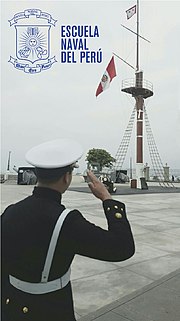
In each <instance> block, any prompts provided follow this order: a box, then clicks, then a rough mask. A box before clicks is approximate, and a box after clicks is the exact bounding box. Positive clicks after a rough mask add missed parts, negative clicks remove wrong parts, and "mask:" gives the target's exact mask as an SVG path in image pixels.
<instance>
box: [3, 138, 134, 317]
mask: <svg viewBox="0 0 180 321" xmlns="http://www.w3.org/2000/svg"><path fill="white" fill-rule="evenodd" d="M81 156H82V148H81V146H80V145H79V144H78V143H76V142H74V141H72V140H69V139H58V140H55V141H50V142H46V143H43V144H41V145H38V146H36V147H34V148H32V149H31V150H30V151H29V152H27V154H26V160H27V161H28V162H29V163H30V164H31V165H33V166H35V169H36V175H37V179H38V183H37V186H36V187H35V188H34V190H33V192H32V195H31V196H29V197H27V198H25V199H23V200H22V201H20V202H18V203H16V204H12V205H10V206H9V207H7V208H6V210H5V211H4V213H3V214H2V321H21V320H27V321H74V320H75V315H74V308H73V299H72V290H71V282H70V266H71V263H72V260H73V258H74V256H75V254H79V255H83V256H87V257H89V258H93V259H98V260H102V261H112V262H119V261H123V260H126V259H128V258H130V257H131V256H132V255H133V254H134V251H135V250H134V241H133V236H132V232H131V228H130V224H129V222H128V220H127V217H126V209H125V205H124V204H123V203H121V202H119V201H116V200H113V199H112V197H111V195H110V194H109V192H108V190H107V189H106V187H105V186H104V184H102V183H101V182H100V181H99V180H98V179H97V178H96V177H95V175H94V174H93V173H92V172H90V171H89V172H88V178H89V181H90V183H89V187H90V190H91V192H92V193H93V194H94V196H95V197H96V198H98V199H100V201H102V207H103V210H104V214H105V218H106V220H107V223H108V230H104V229H102V228H100V227H98V226H96V225H94V224H92V223H91V222H89V221H87V220H86V219H85V218H84V216H83V213H80V212H79V211H78V210H76V209H74V210H69V209H68V208H66V206H65V205H63V203H62V194H63V193H65V192H66V190H67V189H68V187H69V185H70V183H71V180H72V171H73V169H74V168H75V167H77V161H78V160H79V159H80V158H81ZM69 205H70V204H69ZM84 205H85V204H84ZM67 207H68V204H67Z"/></svg>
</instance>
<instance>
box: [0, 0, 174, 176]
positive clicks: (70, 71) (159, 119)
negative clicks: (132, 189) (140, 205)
mask: <svg viewBox="0 0 180 321" xmlns="http://www.w3.org/2000/svg"><path fill="white" fill-rule="evenodd" d="M1 4H2V17H1V22H2V56H1V62H2V66H1V72H2V83H1V93H2V103H1V106H2V113H1V116H2V120H1V124H2V144H1V145H2V148H1V150H2V171H4V170H5V169H6V168H7V159H8V152H9V151H11V152H12V153H11V169H12V168H13V165H16V166H17V167H18V166H22V165H27V163H26V162H25V159H24V155H25V153H26V152H27V150H28V149H29V148H31V147H33V146H34V145H36V144H39V143H41V142H45V141H47V140H51V139H56V138H59V137H69V138H74V139H75V140H77V141H79V142H80V143H81V144H82V146H83V148H84V157H83V158H82V160H81V162H80V171H83V170H84V169H85V168H86V163H85V156H86V154H87V151H88V150H89V149H90V148H104V149H106V150H107V151H108V152H110V153H111V155H112V156H114V157H115V155H116V152H117V149H118V147H119V145H120V143H121V139H122V136H123V133H124V131H125V129H126V127H127V124H128V120H129V118H130V115H131V112H132V109H133V107H134V104H135V101H134V98H132V97H131V96H130V95H127V94H125V93H123V92H121V83H122V80H124V79H126V78H134V70H133V69H132V68H130V67H129V66H127V65H126V64H125V63H123V62H122V61H121V60H119V59H118V58H117V57H115V65H116V71H117V77H115V78H114V79H113V81H112V83H111V85H110V87H109V88H108V89H107V90H106V91H105V92H103V93H102V94H100V95H99V96H98V97H97V98H96V97H95V92H96V89H97V86H98V84H99V82H100V79H101V77H102V74H103V72H104V71H105V69H106V67H107V65H108V63H109V61H110V59H111V57H112V53H113V52H115V53H116V54H118V55H119V56H121V57H122V58H123V59H125V60H127V61H128V62H129V63H130V64H131V65H133V66H135V60H136V36H135V35H133V34H132V33H131V32H129V31H127V30H125V29H124V28H123V27H122V26H121V24H123V25H125V26H127V27H128V28H130V29H132V30H134V31H136V15H134V16H133V17H132V18H131V19H129V20H127V18H126V10H127V9H129V8H131V7H132V6H134V5H135V4H136V1H133V0H132V1H67V0H66V1H32V0H31V1H1ZM32 8H35V9H40V10H42V12H47V13H49V14H50V15H51V16H52V18H53V19H56V20H57V22H56V26H55V27H54V26H51V40H50V57H53V56H55V57H56V60H57V62H56V63H54V64H53V65H52V67H51V68H50V69H49V70H45V71H42V72H40V73H37V74H34V75H31V74H28V73H25V72H23V71H20V70H18V69H16V68H15V67H14V66H13V64H11V63H9V62H8V60H9V57H10V56H12V57H14V58H16V42H15V28H14V25H12V26H11V27H10V24H9V22H8V20H10V19H12V18H13V16H14V15H15V14H16V13H19V12H23V11H24V10H25V9H32ZM179 12H180V1H145V0H144V1H140V34H141V35H142V36H144V37H146V38H147V39H148V40H149V41H151V43H148V42H146V41H144V40H140V68H141V69H142V70H143V72H144V79H147V80H149V81H151V82H152V83H153V88H154V95H153V97H151V98H148V99H147V100H145V105H146V108H147V112H148V116H149V120H150V123H151V128H152V131H153V134H154V138H155V141H156V144H157V147H158V150H159V153H160V156H161V159H162V161H163V164H165V163H167V164H168V165H169V166H170V168H179V169H180V138H179V137H180V59H179V57H180V41H179V34H180V18H179ZM31 19H33V18H32V17H31ZM26 20H27V19H19V20H18V23H17V24H18V25H20V24H23V23H26V24H27V21H26ZM40 20H41V21H40ZM31 23H32V24H33V23H38V24H39V23H43V24H47V20H45V19H38V18H36V19H35V18H34V20H31ZM62 25H71V26H72V25H88V26H91V27H92V29H93V27H94V26H95V25H96V26H98V30H99V37H96V38H93V37H92V38H87V44H88V47H89V49H90V51H98V50H99V49H101V50H102V54H103V59H102V62H101V63H86V62H83V63H79V61H78V57H79V52H78V51H76V52H75V56H76V58H77V63H61V56H60V54H61V48H60V44H61V31H60V28H61V26H62ZM35 64H36V63H35ZM134 136H135V134H134V133H133V137H132V139H131V144H130V147H129V151H128V155H127V158H126V161H125V166H124V167H125V168H126V167H129V157H132V158H133V161H134V160H135V139H134ZM144 142H145V147H144V149H145V154H144V163H146V162H148V163H150V161H149V153H148V150H147V148H146V138H145V139H144Z"/></svg>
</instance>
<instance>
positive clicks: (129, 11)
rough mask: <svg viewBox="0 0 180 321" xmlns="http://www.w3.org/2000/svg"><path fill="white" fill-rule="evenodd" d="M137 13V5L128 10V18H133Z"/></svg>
mask: <svg viewBox="0 0 180 321" xmlns="http://www.w3.org/2000/svg"><path fill="white" fill-rule="evenodd" d="M135 13H136V5H135V6H134V7H132V8H130V9H128V10H126V14H127V19H129V18H131V17H132V16H133V15H134V14H135Z"/></svg>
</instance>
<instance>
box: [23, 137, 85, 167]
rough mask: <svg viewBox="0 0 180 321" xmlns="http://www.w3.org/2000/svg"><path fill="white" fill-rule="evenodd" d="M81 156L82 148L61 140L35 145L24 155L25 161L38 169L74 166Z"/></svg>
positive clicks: (73, 142)
mask: <svg viewBox="0 0 180 321" xmlns="http://www.w3.org/2000/svg"><path fill="white" fill-rule="evenodd" d="M82 155H83V149H82V146H81V145H80V144H79V143H77V142H76V141H74V140H71V139H67V138H61V139H56V140H52V141H48V142H46V143H43V144H40V145H37V146H35V147H33V148H31V149H30V150H29V151H28V152H27V153H26V155H25V158H26V161H27V162H28V163H29V164H31V165H34V166H35V167H39V168H46V169H48V168H49V169H51V168H61V167H65V166H68V165H72V164H74V167H78V166H77V165H75V163H76V162H77V161H78V159H80V158H81V157H82Z"/></svg>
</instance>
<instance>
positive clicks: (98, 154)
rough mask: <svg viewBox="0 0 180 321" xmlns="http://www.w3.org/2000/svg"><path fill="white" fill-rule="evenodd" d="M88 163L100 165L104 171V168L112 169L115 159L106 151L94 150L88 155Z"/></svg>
mask: <svg viewBox="0 0 180 321" xmlns="http://www.w3.org/2000/svg"><path fill="white" fill-rule="evenodd" d="M86 161H88V163H89V164H91V165H93V163H98V164H99V166H100V170H102V168H103V167H104V166H106V167H111V166H112V164H113V162H115V159H114V157H112V156H111V155H110V154H109V153H108V152H107V151H106V150H105V149H98V148H92V149H90V150H89V151H88V153H87V155H86Z"/></svg>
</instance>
